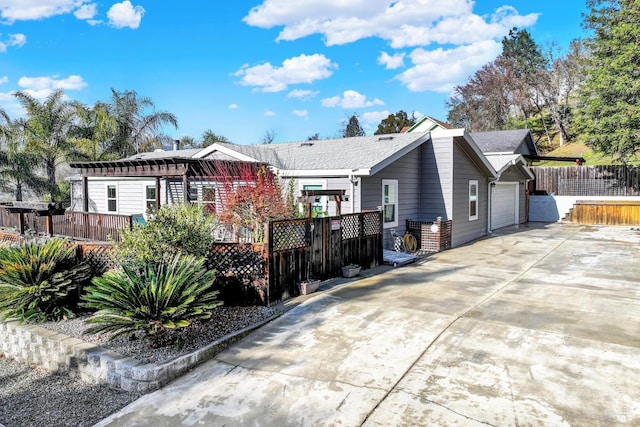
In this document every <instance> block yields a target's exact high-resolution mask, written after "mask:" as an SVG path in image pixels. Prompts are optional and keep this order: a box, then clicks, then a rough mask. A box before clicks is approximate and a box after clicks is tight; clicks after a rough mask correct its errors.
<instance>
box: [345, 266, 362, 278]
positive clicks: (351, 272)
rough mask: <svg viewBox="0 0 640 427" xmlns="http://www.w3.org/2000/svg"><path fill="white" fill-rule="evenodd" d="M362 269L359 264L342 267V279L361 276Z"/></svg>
mask: <svg viewBox="0 0 640 427" xmlns="http://www.w3.org/2000/svg"><path fill="white" fill-rule="evenodd" d="M360 269H361V267H360V266H359V265H358V264H349V265H345V266H344V267H342V277H355V276H357V275H358V274H360Z"/></svg>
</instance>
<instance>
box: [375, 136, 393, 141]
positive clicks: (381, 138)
mask: <svg viewBox="0 0 640 427" xmlns="http://www.w3.org/2000/svg"><path fill="white" fill-rule="evenodd" d="M392 139H393V137H392V136H381V137H380V138H378V141H391V140H392Z"/></svg>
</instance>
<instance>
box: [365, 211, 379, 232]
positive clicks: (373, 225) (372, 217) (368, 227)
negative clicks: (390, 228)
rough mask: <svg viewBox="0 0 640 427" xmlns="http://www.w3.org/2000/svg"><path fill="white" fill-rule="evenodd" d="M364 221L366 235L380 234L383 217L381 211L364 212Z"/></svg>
mask: <svg viewBox="0 0 640 427" xmlns="http://www.w3.org/2000/svg"><path fill="white" fill-rule="evenodd" d="M363 216H364V218H363V222H364V235H365V236H375V235H376V234H380V229H381V228H382V227H381V224H380V221H381V218H380V213H379V212H366V213H364V214H363Z"/></svg>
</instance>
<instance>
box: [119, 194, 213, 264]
mask: <svg viewBox="0 0 640 427" xmlns="http://www.w3.org/2000/svg"><path fill="white" fill-rule="evenodd" d="M213 222H214V218H213V216H211V215H210V214H208V213H207V212H206V211H205V209H204V208H203V207H202V206H201V205H198V204H191V203H185V204H179V205H164V206H162V207H161V208H160V209H159V210H158V211H157V212H156V213H155V214H154V215H153V216H152V217H151V218H150V219H149V220H148V221H147V222H146V223H145V224H141V225H137V226H135V227H134V228H133V229H132V230H129V231H125V232H124V233H123V234H122V242H121V243H119V244H117V245H116V248H115V251H114V253H115V256H116V259H117V260H118V261H119V262H120V263H122V264H129V265H132V263H133V265H138V266H144V265H146V264H148V263H156V262H160V261H162V259H163V257H167V258H171V257H173V256H174V255H175V254H177V253H183V254H189V255H194V256H198V257H206V256H207V255H208V254H209V251H210V250H211V246H212V244H213V241H214V239H213V234H212V228H213Z"/></svg>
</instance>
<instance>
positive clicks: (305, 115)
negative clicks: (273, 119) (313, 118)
mask: <svg viewBox="0 0 640 427" xmlns="http://www.w3.org/2000/svg"><path fill="white" fill-rule="evenodd" d="M291 114H293V115H294V116H298V117H302V118H304V119H305V120H309V112H308V111H307V110H293V111H292V112H291Z"/></svg>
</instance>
